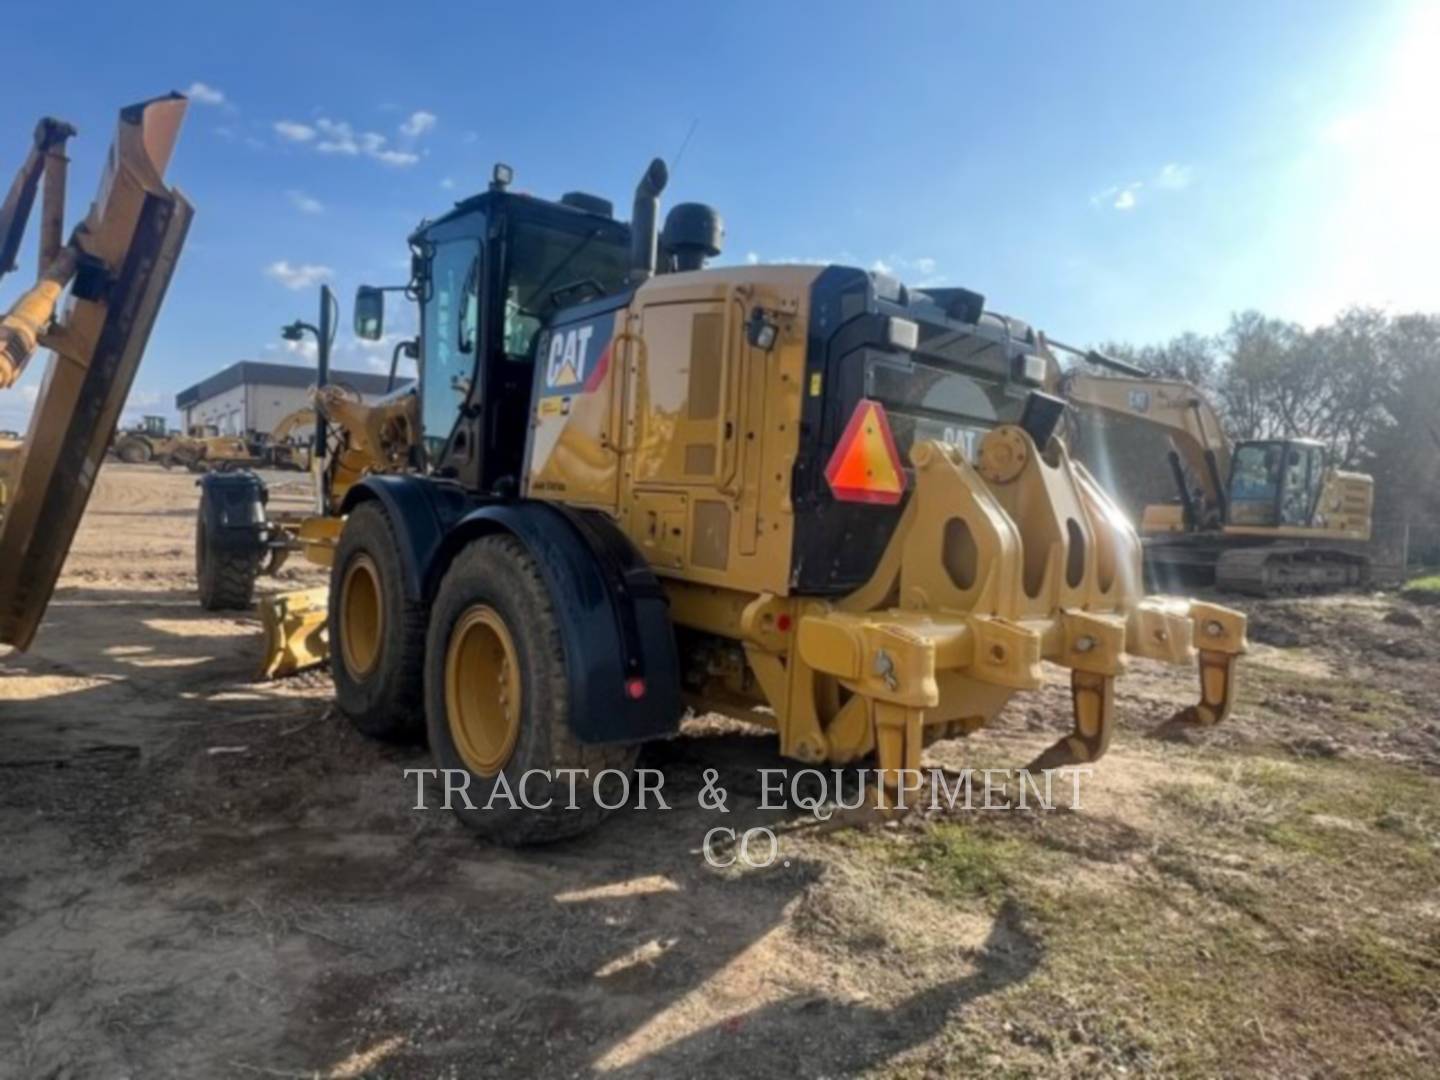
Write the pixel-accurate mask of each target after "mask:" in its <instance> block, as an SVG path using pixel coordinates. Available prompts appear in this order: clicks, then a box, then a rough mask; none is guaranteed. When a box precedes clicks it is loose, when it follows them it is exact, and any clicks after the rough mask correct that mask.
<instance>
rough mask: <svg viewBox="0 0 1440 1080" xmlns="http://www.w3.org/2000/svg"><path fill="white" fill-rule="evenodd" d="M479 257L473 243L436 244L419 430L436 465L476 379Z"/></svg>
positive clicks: (425, 328) (424, 327) (425, 329)
mask: <svg viewBox="0 0 1440 1080" xmlns="http://www.w3.org/2000/svg"><path fill="white" fill-rule="evenodd" d="M479 252H480V248H479V244H478V243H477V242H476V241H475V240H473V239H463V240H447V241H443V242H441V243H440V244H437V245H436V248H435V254H434V257H433V258H432V260H431V263H430V282H429V292H428V295H427V297H426V300H425V312H424V318H423V324H422V331H423V333H424V335H425V349H424V357H425V363H424V369H423V370H422V371H421V373H420V379H421V391H422V394H421V399H420V400H421V413H420V426H421V430H422V433H423V437H424V444H425V453H426V457H427V458H428V459H429V460H430V461H432V462H434V461H436V460H438V459H439V456H440V453H441V452H442V451H443V450H444V448H445V443H446V441H447V440H448V439H449V438H450V432H451V431H452V430H453V429H454V427H455V419H456V417H457V416H459V413H460V406H461V405H462V404H463V403H464V401H465V399H466V397H468V396H469V393H470V382H471V379H473V378H474V374H475V346H476V341H477V339H478V337H479V327H478V317H479V294H478V292H477V291H476V281H477V279H478V277H479V273H478V267H479V258H480V254H479Z"/></svg>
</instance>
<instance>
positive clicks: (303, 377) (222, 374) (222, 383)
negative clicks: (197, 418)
mask: <svg viewBox="0 0 1440 1080" xmlns="http://www.w3.org/2000/svg"><path fill="white" fill-rule="evenodd" d="M330 381H331V382H337V383H344V384H345V385H347V386H353V387H354V388H355V389H356V390H358V391H360V393H362V394H365V395H367V396H373V395H376V394H383V393H385V383H386V381H387V380H386V376H384V375H377V374H375V373H374V372H373V371H341V370H340V369H338V368H332V369H331V370H330ZM409 382H410V380H409V379H396V380H395V388H396V389H397V390H398V389H399V388H400V387H402V386H406V385H408V384H409ZM247 384H248V385H250V386H292V387H302V388H303V387H307V386H314V385H315V369H314V368H311V367H299V366H297V365H295V364H265V363H261V362H260V361H259V360H240V361H238V362H236V363H234V364H231V365H230V366H229V367H227V368H223V369H221V370H220V371H217V372H216V373H215V374H214V375H211V376H210V377H209V378H208V379H201V380H200V381H199V382H198V383H196V384H195V385H194V386H188V387H186V388H185V389H184V390H181V391H180V392H179V393H178V394H176V395H175V408H177V409H188V408H190V407H191V406H192V405H196V404H198V403H199V402H202V401H208V400H209V399H210V398H213V397H215V396H216V395H217V394H223V393H224V392H225V391H226V390H233V389H234V388H235V387H237V386H244V385H247Z"/></svg>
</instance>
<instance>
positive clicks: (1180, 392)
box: [1058, 371, 1230, 526]
mask: <svg viewBox="0 0 1440 1080" xmlns="http://www.w3.org/2000/svg"><path fill="white" fill-rule="evenodd" d="M1058 389H1059V392H1060V395H1061V396H1062V397H1064V398H1065V399H1066V400H1067V401H1069V402H1070V403H1071V404H1073V405H1077V406H1080V407H1084V408H1091V409H1096V410H1098V411H1100V412H1102V413H1107V414H1109V415H1111V416H1121V417H1125V418H1126V419H1129V420H1135V421H1139V422H1140V423H1143V424H1150V425H1153V426H1154V427H1157V428H1160V429H1161V430H1163V431H1164V432H1165V434H1166V435H1168V436H1169V438H1170V445H1171V447H1172V450H1171V467H1172V469H1173V470H1174V472H1175V479H1176V485H1177V486H1178V487H1179V489H1180V496H1181V501H1182V502H1183V503H1184V504H1185V508H1186V514H1187V516H1188V517H1189V518H1190V519H1191V520H1192V521H1193V522H1194V523H1195V524H1197V525H1201V526H1204V525H1207V524H1213V525H1218V524H1220V523H1221V522H1223V521H1224V520H1225V517H1226V501H1227V494H1226V489H1225V478H1226V477H1228V476H1229V475H1230V443H1229V441H1228V440H1227V439H1226V438H1225V430H1224V428H1222V427H1221V425H1220V418H1219V417H1218V416H1217V415H1216V414H1215V409H1214V407H1213V406H1212V405H1211V404H1210V402H1209V401H1207V400H1206V398H1205V395H1204V394H1202V393H1201V392H1200V391H1199V390H1198V389H1197V388H1196V387H1194V386H1192V385H1191V384H1190V383H1187V382H1184V381H1183V380H1180V379H1162V378H1150V377H1137V376H1130V375H1114V376H1111V375H1104V376H1101V375H1091V374H1089V373H1087V372H1083V371H1072V372H1070V373H1068V374H1066V375H1064V376H1062V377H1061V378H1060V384H1059V387H1058ZM1182 462H1183V463H1184V465H1185V468H1186V470H1188V472H1189V475H1190V477H1191V479H1192V480H1193V481H1194V482H1195V483H1196V484H1198V485H1199V488H1200V500H1199V505H1196V500H1195V498H1194V496H1193V495H1192V494H1191V491H1190V488H1189V485H1188V484H1187V482H1186V479H1185V473H1184V472H1183V471H1182V470H1181V468H1180V465H1181V463H1182Z"/></svg>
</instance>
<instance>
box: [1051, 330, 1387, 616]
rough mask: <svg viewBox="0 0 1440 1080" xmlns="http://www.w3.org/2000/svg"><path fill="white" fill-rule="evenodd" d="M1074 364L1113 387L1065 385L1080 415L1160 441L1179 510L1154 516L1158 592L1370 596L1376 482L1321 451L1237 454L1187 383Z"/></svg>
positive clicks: (1164, 508)
mask: <svg viewBox="0 0 1440 1080" xmlns="http://www.w3.org/2000/svg"><path fill="white" fill-rule="evenodd" d="M1049 344H1050V345H1051V346H1057V345H1058V347H1059V348H1061V349H1065V350H1068V351H1073V352H1075V353H1076V354H1077V355H1078V356H1080V357H1081V358H1082V359H1084V360H1086V361H1087V362H1088V363H1091V364H1094V365H1098V366H1101V367H1105V368H1109V369H1111V371H1112V372H1113V374H1111V375H1094V374H1090V373H1089V372H1086V371H1071V372H1069V373H1068V374H1066V375H1063V376H1062V375H1061V374H1060V373H1059V370H1058V367H1056V366H1054V365H1052V366H1051V371H1050V376H1049V383H1050V385H1052V387H1053V388H1055V389H1058V392H1059V393H1060V394H1061V395H1062V396H1063V397H1064V398H1065V399H1066V400H1068V401H1069V402H1071V403H1072V404H1074V405H1077V406H1081V407H1084V408H1088V409H1093V410H1096V411H1098V412H1101V413H1105V414H1109V415H1111V416H1118V417H1122V418H1124V419H1125V420H1129V421H1135V422H1138V423H1142V424H1145V425H1147V426H1150V427H1154V428H1156V429H1158V430H1160V431H1163V432H1164V433H1165V434H1166V435H1167V436H1168V438H1169V440H1170V444H1171V450H1170V455H1169V458H1170V470H1171V473H1172V475H1173V476H1174V481H1175V488H1176V494H1177V500H1176V501H1175V502H1174V503H1169V504H1163V505H1152V506H1147V507H1145V509H1144V512H1143V514H1142V516H1141V521H1140V533H1141V535H1142V536H1143V537H1144V542H1145V568H1146V571H1147V574H1148V576H1149V577H1150V578H1151V579H1152V580H1153V581H1154V582H1156V583H1157V584H1159V585H1160V586H1161V587H1162V588H1167V589H1171V588H1178V587H1184V586H1187V585H1196V584H1199V585H1218V586H1219V587H1220V588H1222V589H1226V590H1229V591H1232V592H1239V593H1249V594H1251V595H1255V596H1268V595H1272V594H1276V593H1287V592H1323V591H1329V590H1335V589H1344V588H1355V587H1359V586H1363V585H1366V584H1368V582H1369V580H1370V559H1369V556H1368V555H1367V553H1366V551H1365V545H1366V543H1367V542H1368V541H1369V539H1370V517H1371V506H1372V504H1373V502H1374V487H1375V484H1374V481H1373V480H1372V479H1371V478H1370V477H1369V476H1366V475H1364V474H1363V473H1355V472H1347V471H1344V470H1341V469H1338V468H1336V467H1334V466H1333V465H1332V464H1331V463H1330V461H1329V452H1328V450H1327V449H1326V447H1325V445H1324V444H1323V443H1321V442H1318V441H1316V440H1314V439H1301V438H1290V439H1251V440H1246V441H1243V442H1239V443H1237V444H1235V445H1234V446H1233V447H1232V446H1231V444H1230V441H1229V440H1228V439H1227V438H1226V436H1225V430H1224V427H1223V426H1222V425H1221V423H1220V417H1219V416H1218V415H1217V414H1216V412H1215V409H1214V406H1212V405H1211V404H1210V402H1209V401H1208V400H1207V399H1206V398H1205V396H1204V394H1202V393H1201V392H1200V390H1199V389H1197V388H1196V387H1194V386H1192V385H1190V384H1189V383H1186V382H1183V381H1181V380H1179V379H1164V378H1156V377H1154V376H1152V375H1150V374H1149V373H1147V372H1145V371H1144V370H1143V369H1140V368H1136V367H1134V366H1133V365H1131V364H1127V363H1125V362H1123V361H1120V360H1115V359H1113V358H1111V357H1108V356H1105V355H1104V354H1102V353H1097V352H1094V351H1093V350H1092V351H1088V352H1080V350H1071V349H1070V348H1069V346H1065V345H1059V344H1058V343H1056V342H1053V341H1052V342H1050V343H1049Z"/></svg>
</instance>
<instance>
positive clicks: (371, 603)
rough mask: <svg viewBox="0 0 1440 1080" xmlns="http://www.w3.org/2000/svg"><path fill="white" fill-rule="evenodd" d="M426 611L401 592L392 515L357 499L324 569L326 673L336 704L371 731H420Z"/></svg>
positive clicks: (404, 735) (398, 734)
mask: <svg viewBox="0 0 1440 1080" xmlns="http://www.w3.org/2000/svg"><path fill="white" fill-rule="evenodd" d="M427 614H428V611H427V608H426V606H425V605H424V604H419V603H412V602H410V601H407V600H406V599H405V589H404V585H403V578H402V569H401V566H400V546H399V544H398V542H397V541H396V538H395V534H394V530H393V529H392V528H391V525H390V515H389V514H388V513H386V511H385V508H384V506H382V505H381V504H380V503H378V502H374V501H371V502H364V503H361V504H360V505H359V506H357V507H356V508H355V509H354V510H353V511H351V513H350V516H349V518H348V519H347V520H346V522H345V528H344V530H343V531H342V532H341V533H340V543H339V546H338V547H337V548H336V550H335V562H334V565H333V567H332V568H331V571H330V624H329V625H330V673H331V677H332V679H333V680H334V683H335V700H336V703H337V704H338V705H339V706H340V711H341V712H343V713H344V714H345V715H346V716H348V717H349V718H350V722H351V723H352V724H354V725H355V727H356V728H357V729H358V730H359V731H361V732H363V733H364V734H366V735H369V736H370V737H372V738H377V739H387V740H390V741H397V742H398V741H405V740H411V739H416V738H418V737H419V736H420V734H421V732H422V731H423V730H424V708H425V706H424V669H423V666H422V665H423V660H424V654H425V620H426V616H427Z"/></svg>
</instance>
